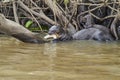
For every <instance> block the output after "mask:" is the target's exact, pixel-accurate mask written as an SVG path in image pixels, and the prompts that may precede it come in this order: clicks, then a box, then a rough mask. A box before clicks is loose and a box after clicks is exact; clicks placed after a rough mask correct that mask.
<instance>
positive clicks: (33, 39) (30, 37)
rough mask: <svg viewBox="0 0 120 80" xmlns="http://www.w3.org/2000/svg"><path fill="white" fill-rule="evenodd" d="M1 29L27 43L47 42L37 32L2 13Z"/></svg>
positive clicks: (0, 19)
mask: <svg viewBox="0 0 120 80" xmlns="http://www.w3.org/2000/svg"><path fill="white" fill-rule="evenodd" d="M0 31H1V32H3V33H5V34H7V35H10V36H13V37H15V38H17V39H18V40H20V41H23V42H27V43H45V42H46V41H44V40H43V39H42V38H40V37H38V36H37V35H36V34H35V33H33V32H31V31H29V30H27V29H26V28H24V27H23V26H21V25H19V24H18V23H16V22H14V21H11V20H9V19H6V18H5V16H4V15H2V14H0Z"/></svg>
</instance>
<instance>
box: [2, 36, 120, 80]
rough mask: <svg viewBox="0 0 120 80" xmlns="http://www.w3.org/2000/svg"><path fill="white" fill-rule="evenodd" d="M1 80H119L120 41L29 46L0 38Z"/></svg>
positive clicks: (10, 39) (6, 38)
mask: <svg viewBox="0 0 120 80" xmlns="http://www.w3.org/2000/svg"><path fill="white" fill-rule="evenodd" d="M0 80H120V42H111V43H110V42H108V43H100V42H96V41H71V42H61V43H57V44H55V43H54V44H53V43H46V44H29V43H23V42H20V41H17V40H16V39H13V38H8V37H0Z"/></svg>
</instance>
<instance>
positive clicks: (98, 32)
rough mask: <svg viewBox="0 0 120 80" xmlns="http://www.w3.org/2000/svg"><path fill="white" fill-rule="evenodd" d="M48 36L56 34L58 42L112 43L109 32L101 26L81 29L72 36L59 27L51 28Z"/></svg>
mask: <svg viewBox="0 0 120 80" xmlns="http://www.w3.org/2000/svg"><path fill="white" fill-rule="evenodd" d="M48 33H49V34H50V35H51V34H54V33H58V34H59V35H60V37H59V38H58V40H60V41H63V40H72V39H73V40H97V41H112V40H113V37H112V35H111V34H110V32H109V30H108V29H107V28H105V27H104V26H101V25H94V26H93V27H92V28H88V29H82V30H80V31H78V32H76V33H75V34H74V35H70V34H69V33H68V32H67V31H65V30H64V29H63V28H61V27H59V26H52V27H51V28H50V29H49V32H48Z"/></svg>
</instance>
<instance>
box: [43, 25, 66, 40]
mask: <svg viewBox="0 0 120 80" xmlns="http://www.w3.org/2000/svg"><path fill="white" fill-rule="evenodd" d="M63 32H64V30H63V29H62V28H61V27H60V26H55V25H54V26H52V27H51V28H50V29H49V31H48V35H46V36H45V37H44V38H45V39H48V38H53V39H59V38H60V37H61V34H62V33H63Z"/></svg>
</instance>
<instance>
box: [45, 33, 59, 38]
mask: <svg viewBox="0 0 120 80" xmlns="http://www.w3.org/2000/svg"><path fill="white" fill-rule="evenodd" d="M44 38H45V39H58V38H59V35H58V34H47V35H46V36H45V37H44Z"/></svg>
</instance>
